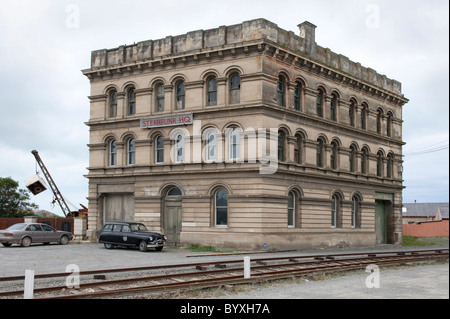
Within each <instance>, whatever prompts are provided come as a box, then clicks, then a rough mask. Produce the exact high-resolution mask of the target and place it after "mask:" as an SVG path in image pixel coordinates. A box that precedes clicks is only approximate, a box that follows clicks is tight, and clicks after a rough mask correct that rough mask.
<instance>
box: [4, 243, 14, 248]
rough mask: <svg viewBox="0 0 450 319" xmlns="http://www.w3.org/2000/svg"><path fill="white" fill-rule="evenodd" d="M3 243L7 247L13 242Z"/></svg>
mask: <svg viewBox="0 0 450 319" xmlns="http://www.w3.org/2000/svg"><path fill="white" fill-rule="evenodd" d="M2 245H3V246H5V247H11V245H12V244H10V243H2Z"/></svg>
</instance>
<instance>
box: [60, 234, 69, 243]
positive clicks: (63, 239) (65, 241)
mask: <svg viewBox="0 0 450 319" xmlns="http://www.w3.org/2000/svg"><path fill="white" fill-rule="evenodd" d="M68 242H69V237H67V236H62V237H61V239H60V240H59V243H60V245H66V244H67V243H68Z"/></svg>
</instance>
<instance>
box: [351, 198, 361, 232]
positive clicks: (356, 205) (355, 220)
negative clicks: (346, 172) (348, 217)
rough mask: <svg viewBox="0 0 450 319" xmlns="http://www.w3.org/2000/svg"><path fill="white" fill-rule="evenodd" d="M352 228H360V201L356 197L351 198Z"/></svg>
mask: <svg viewBox="0 0 450 319" xmlns="http://www.w3.org/2000/svg"><path fill="white" fill-rule="evenodd" d="M352 227H353V228H360V227H361V200H360V199H359V198H358V196H353V197H352Z"/></svg>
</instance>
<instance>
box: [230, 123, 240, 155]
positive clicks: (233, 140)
mask: <svg viewBox="0 0 450 319" xmlns="http://www.w3.org/2000/svg"><path fill="white" fill-rule="evenodd" d="M229 139H230V140H229V146H230V147H229V157H230V160H238V159H239V158H240V150H241V149H240V148H241V130H240V129H239V128H234V129H233V130H232V131H231V132H230V135H229Z"/></svg>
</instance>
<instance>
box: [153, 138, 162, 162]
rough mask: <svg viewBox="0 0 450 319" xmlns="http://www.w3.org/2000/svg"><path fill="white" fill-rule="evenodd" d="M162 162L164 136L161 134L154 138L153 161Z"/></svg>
mask: <svg viewBox="0 0 450 319" xmlns="http://www.w3.org/2000/svg"><path fill="white" fill-rule="evenodd" d="M163 162H164V137H162V136H161V135H159V136H157V137H156V139H155V163H156V164H160V163H163Z"/></svg>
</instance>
